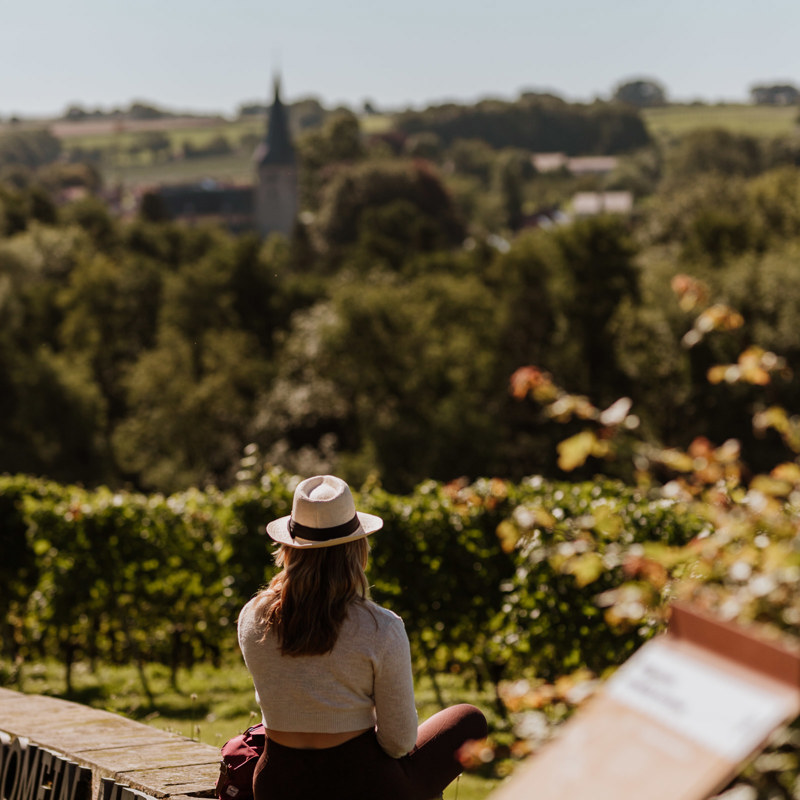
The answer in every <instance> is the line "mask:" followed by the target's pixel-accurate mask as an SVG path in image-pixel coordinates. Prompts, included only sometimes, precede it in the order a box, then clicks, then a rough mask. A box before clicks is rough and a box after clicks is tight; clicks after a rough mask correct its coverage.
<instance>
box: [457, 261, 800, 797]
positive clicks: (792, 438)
mask: <svg viewBox="0 0 800 800" xmlns="http://www.w3.org/2000/svg"><path fill="white" fill-rule="evenodd" d="M672 288H673V290H674V292H675V293H676V295H677V297H678V300H679V303H680V305H681V307H682V308H683V309H684V310H685V311H687V312H690V313H691V314H692V315H693V317H694V322H693V324H692V326H691V328H690V329H689V330H688V331H687V333H686V334H685V335H684V337H683V340H682V341H683V345H684V347H686V348H687V349H692V348H694V347H697V346H698V345H700V343H701V342H702V341H703V340H704V339H705V338H706V337H707V336H709V335H712V334H713V332H714V331H728V332H732V331H738V330H741V329H744V328H745V318H744V317H743V316H742V315H741V314H740V313H739V312H738V311H735V310H734V309H732V308H731V307H730V306H728V305H725V304H723V303H720V302H716V303H714V302H712V300H711V298H712V296H713V295H712V293H711V292H710V291H709V288H708V286H706V285H704V284H703V283H702V282H700V281H698V280H696V279H695V278H692V277H689V276H687V275H677V276H675V278H674V279H673V281H672ZM788 373H789V368H788V362H787V360H786V359H785V358H784V357H782V356H779V355H776V354H775V353H774V352H772V351H769V350H765V349H764V348H763V347H760V346H758V345H752V344H751V345H749V346H748V347H746V348H745V349H744V350H742V351H741V352H740V353H739V355H738V357H737V358H736V360H735V361H734V362H733V363H720V364H714V365H712V366H710V367H709V368H708V370H707V373H706V378H707V380H708V382H709V383H710V384H712V385H725V386H727V387H729V388H731V387H737V386H741V385H745V386H754V387H759V388H760V389H761V390H762V391H764V392H765V393H766V392H767V391H768V389H769V387H770V386H771V384H772V383H773V381H774V380H775V379H779V378H780V377H781V376H783V377H786V376H787V374H788ZM511 390H512V393H513V394H514V395H515V396H516V397H518V398H520V399H523V398H526V397H530V398H532V399H533V400H535V401H536V402H537V403H539V404H541V405H542V406H543V408H544V409H545V413H546V414H547V415H548V416H549V417H551V418H552V419H554V420H556V421H559V422H567V421H569V420H570V419H572V418H575V419H579V420H581V427H582V430H581V431H580V432H579V433H577V434H574V435H572V436H570V437H568V438H566V439H564V440H563V441H562V442H561V443H560V444H559V445H558V453H559V462H560V465H561V467H562V468H563V469H565V470H573V469H575V468H577V467H580V466H581V465H583V464H584V463H585V462H586V461H587V460H589V459H593V458H598V459H604V458H610V457H625V458H629V459H631V460H632V462H633V464H634V465H635V467H636V478H637V484H638V486H639V488H640V490H641V491H646V492H648V493H649V494H650V495H651V496H653V497H660V498H661V499H660V500H656V501H655V502H656V504H658V503H660V504H661V507H669V506H672V507H677V508H681V509H682V510H683V511H682V516H681V519H680V523H679V525H680V531H675V533H676V534H677V535H673V536H670V535H666V536H664V535H662V536H661V537H659V538H658V540H654V539H649V540H645V541H643V542H641V543H633V544H631V542H632V538H631V532H632V529H633V528H634V525H632V524H631V521H628V522H627V523H626V522H623V520H622V519H621V515H620V514H619V512H618V511H616V510H615V509H611V510H610V512H609V514H608V516H606V515H605V514H604V513H602V511H601V506H600V504H599V503H598V504H596V505H595V506H594V507H592V508H591V509H590V510H589V511H588V513H587V514H586V521H584V520H580V519H577V520H576V519H574V518H573V519H571V520H570V522H571V523H572V531H571V532H570V535H569V536H568V538H567V543H566V544H561V543H555V544H554V543H552V542H549V541H546V540H545V541H544V542H543V541H542V533H543V531H549V530H552V529H553V528H554V526H555V524H556V521H557V519H558V518H556V519H554V515H552V514H548V513H547V512H546V511H543V510H542V509H541V508H533V509H531V510H530V512H529V513H528V514H524V513H522V514H521V513H520V509H519V508H518V509H516V510H515V513H514V515H513V516H512V517H511V518H510V519H509V520H508V521H507V522H504V523H502V524H501V527H500V529H499V533H500V535H501V539H502V540H503V541H505V542H506V543H507V544H506V546H507V547H511V548H515V549H520V550H523V551H525V552H527V553H529V558H530V560H531V563H532V564H535V565H537V567H538V565H539V564H541V563H545V564H547V565H549V566H550V567H551V568H556V569H558V570H560V571H561V572H566V573H568V574H573V575H575V577H576V581H577V582H578V585H579V586H584V585H586V586H592V587H593V590H594V591H593V595H594V598H593V599H594V606H595V613H598V614H602V615H603V617H604V619H605V622H606V624H607V625H608V626H609V627H610V628H612V629H613V628H621V627H622V628H624V627H628V628H636V629H637V631H638V633H639V634H646V632H647V631H650V630H660V629H663V627H664V626H665V624H666V622H667V620H668V617H669V604H670V602H671V601H673V600H680V601H683V602H688V603H691V604H692V606H693V607H694V608H696V609H698V610H700V611H702V612H706V613H708V614H710V615H711V616H713V617H716V618H719V619H723V620H728V621H734V622H737V623H739V624H741V625H745V626H748V627H749V628H750V629H751V630H752V631H754V633H755V635H757V636H761V637H762V638H763V639H765V640H767V641H774V642H778V643H783V644H784V646H785V647H787V648H789V649H790V650H792V651H793V652H796V653H797V652H800V594H799V593H798V592H797V586H798V581H800V529H799V528H798V525H797V519H798V510H799V509H800V422H798V419H797V417H796V416H794V414H793V413H792V412H791V411H787V410H785V409H784V408H783V407H781V406H779V405H774V404H768V403H764V404H762V405H759V406H756V410H755V413H754V414H753V418H752V427H753V430H754V432H755V434H756V435H757V436H764V435H766V434H768V433H770V432H774V433H775V434H777V436H779V437H780V440H781V442H782V444H783V447H784V452H783V457H782V458H781V459H780V460H778V461H777V462H776V463H774V464H773V465H772V466H771V468H770V469H769V470H768V471H765V472H758V473H754V472H753V471H751V470H750V469H749V468H748V466H747V465H746V463H745V461H744V453H743V446H742V442H741V441H739V440H738V439H737V438H734V437H731V438H727V439H725V440H724V441H722V442H721V443H719V444H715V443H713V442H712V441H710V440H709V439H708V438H706V437H703V436H698V437H696V438H695V439H693V440H692V441H691V442H690V444H689V445H688V447H687V448H686V449H678V448H662V447H657V446H653V445H652V444H650V443H647V442H645V441H643V440H642V439H641V438H640V437H639V436H638V435H637V430H638V428H639V419H638V417H637V416H636V415H635V414H634V413H632V409H633V404H632V401H631V400H630V398H628V397H621V398H618V399H617V400H616V401H615V402H614V403H612V404H611V405H610V406H608V407H607V408H605V409H604V410H603V409H601V408H598V407H596V406H594V405H593V404H592V403H591V402H590V401H589V400H588V399H587V398H586V397H585V396H579V395H573V394H569V393H567V392H565V391H564V390H563V389H562V388H560V387H559V386H558V385H557V384H556V383H555V382H554V380H553V378H552V376H551V375H550V374H549V373H547V372H545V371H543V370H541V369H539V368H537V367H534V366H527V367H522V368H520V369H519V370H517V371H516V372H515V373H514V375H513V377H512V383H511ZM603 505H606V504H605V503H604V504H603ZM598 517H600V519H601V520H602V521H605V527H604V528H603V532H604V534H605V535H606V537H608V536H609V534H610V536H611V539H612V540H615V541H616V542H617V543H619V544H620V545H622V547H621V548H619V549H617V548H615V550H613V551H612V550H610V549H609V545H608V543H607V542H606V543H605V546H597V545H596V544H595V541H594V539H593V536H592V533H593V531H592V529H593V528H594V527H596V524H597V519H598ZM650 521H651V524H652V517H651V520H650ZM689 521H691V524H692V525H693V526H694V530H693V532H692V535H690V536H689V537H687V538H688V540H687V538H684V537H685V534H687V533H689V530H690V527H689V526H687V522H689ZM576 523H577V524H576ZM626 542H627V543H628V544H629V545H630V546H627V547H626V546H625V544H626ZM609 556H610V558H609ZM612 565H613V566H620V567H621V570H622V574H623V579H622V580H618V581H614V582H613V585H611V584H605V583H604V582H603V580H604V579H605V578H606V577H607V576H608V570H609V567H610V566H612ZM543 585H544V586H547V587H548V589H551V584H543ZM514 600H515V607H516V608H524V607H525V606H524V604H523V603H521V602H520V599H519V598H518V597H515V598H514ZM547 616H548V620H549V619H551V618H552V617H553V616H554V615H553V613H552V611H551V612H550V613H549V614H548V615H547ZM526 628H527V626H526ZM587 633H588V631H582V635H581V637H580V642H581V644H584V642H586V641H587ZM538 649H539V648H538V642H537V650H538ZM562 652H563V651H562ZM537 655H538V653H537ZM596 656H597V651H596V650H594V651H592V652H591V653H587V654H582V657H581V658H580V659H578V660H576V661H575V663H573V664H566V663H565V664H564V666H569V667H572V668H573V669H574V672H572V673H571V675H570V676H569V678H568V679H565V678H564V677H563V676H558V675H556V676H555V681H553V678H552V677H550V682H549V683H546V684H541V683H538V682H536V683H533V684H531V683H525V684H522V685H521V684H519V683H517V684H512V685H511V687H510V688H509V687H504V688H502V689H501V696H503V697H504V698H505V701H506V703H507V704H508V706H509V708H510V709H511V710H513V711H516V712H519V711H522V712H525V711H526V710H527V712H529V713H533V714H534V720H536V721H538V723H539V724H538V728H537V727H536V726H533V728H535V731H534V735H532V736H526V735H525V730H524V729H525V725H526V724H527V726H528V728H531V726H532V722H531V719H530V718H528V719H527V722H525V719H526V718H525V713H523V714H522V721H521V722H518V728H517V733H518V736H519V738H520V739H521V740H522V743H521V744H520V743H519V742H518V743H517V744H516V749H517V751H518V752H521V753H522V754H525V753H526V752H530V751H531V750H535V749H536V747H537V746H538V745H539V744H541V742H542V741H543V740H544V739H546V738H548V737H549V735H550V734H551V728H552V725H553V724H555V723H557V722H558V721H560V720H561V719H563V716H564V709H565V705H564V704H565V703H566V704H568V705H575V704H576V703H575V702H572V701H570V698H569V696H568V694H567V693H565V692H563V691H562V690H561V689H559V681H561V683H562V684H564V683H566V685H567V686H568V687H569V689H570V691H572V692H573V693H574V694H575V696H576V697H577V700H578V702H580V701H582V700H583V699H585V697H587V696H589V695H590V694H591V693H592V692H593V691H594V689H595V688H596V687H597V686H598V685H599V684H598V681H597V680H596V679H597V678H598V677H602V676H603V673H604V671H606V670H607V669H608V667H609V666H611V663H612V661H611V659H609V658H607V657H606V658H601V659H600V660H599V663H598V662H597V661H595V662H594V664H593V661H592V659H593V658H596ZM537 677H538V678H540V679H541V678H544V679H545V680H547V679H548V677H549V676H547V675H538V676H537ZM551 705H554V706H555V709H550V708H549V706H551ZM543 707H548V710H547V711H542V710H541V709H542V708H543ZM798 726H800V720H795V721H793V722H792V723H791V724H790V725H789V726H786V727H784V728H782V729H781V730H779V731H778V732H776V733H775V735H774V736H772V737H771V739H770V741H769V743H768V746H767V749H766V750H765V752H763V753H761V754H759V755H757V756H756V757H755V758H754V759H753V760H752V762H751V763H749V764H747V765H746V766H745V768H744V770H743V772H742V773H741V774H740V775H739V776H738V777H737V778H736V779H735V780H734V781H733V782H732V784H731V786H730V787H729V788H730V790H731V791H734V790H736V791H738V792H741V793H743V794H744V793H746V796H748V797H752V798H764V800H766V798H775V797H780V798H787V800H790V799H791V798H792V797H793V796H794V795H793V794H792V791H793V789H795V788H796V779H797V774H798V767H799V766H800V740H798V730H800V727H798ZM503 754H504V751H502V750H501V751H500V752H499V755H501V756H502V755H503ZM473 758H474V755H473ZM737 796H738V795H737Z"/></svg>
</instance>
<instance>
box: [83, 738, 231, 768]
mask: <svg viewBox="0 0 800 800" xmlns="http://www.w3.org/2000/svg"><path fill="white" fill-rule="evenodd" d="M72 754H73V755H74V756H76V757H78V758H80V759H81V761H84V762H86V763H87V764H91V765H93V766H98V767H102V768H103V769H106V770H111V771H114V772H126V771H129V770H136V769H142V765H144V764H146V765H147V766H148V768H150V769H154V770H155V769H164V768H168V767H169V768H172V767H186V766H198V765H201V764H213V765H215V768H217V767H218V766H219V761H220V754H219V749H218V748H216V747H214V746H212V745H206V744H200V743H198V742H192V741H190V740H188V739H187V740H171V741H166V742H158V743H156V742H152V741H149V742H147V743H146V744H134V745H130V746H125V747H105V748H101V749H92V750H74V751H72Z"/></svg>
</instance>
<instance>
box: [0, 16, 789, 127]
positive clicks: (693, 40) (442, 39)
mask: <svg viewBox="0 0 800 800" xmlns="http://www.w3.org/2000/svg"><path fill="white" fill-rule="evenodd" d="M798 32H800V1H799V0H606V2H597V1H593V0H480V1H478V0H392V2H387V1H386V0H361V2H355V1H354V0H260V1H259V2H257V1H256V0H215V1H214V2H210V0H0V116H4V117H5V116H9V115H10V114H13V113H16V114H21V115H23V116H36V115H47V114H53V113H60V112H62V111H63V110H64V109H65V108H66V107H67V105H69V104H70V103H80V104H81V105H84V106H86V107H89V108H93V107H95V106H102V107H104V108H111V107H112V106H123V105H127V104H128V103H130V101H131V100H134V99H143V100H146V101H150V102H153V103H155V104H157V105H162V106H166V107H168V108H172V109H182V110H193V111H215V112H221V113H225V114H233V113H234V112H235V111H236V109H237V107H238V105H239V103H241V102H243V101H252V100H264V99H265V98H266V96H267V93H268V91H269V87H270V85H271V75H272V73H273V71H275V70H280V72H281V74H282V76H283V87H284V96H285V98H286V99H288V100H290V101H291V100H295V99H298V98H300V97H304V96H308V95H314V96H317V97H319V98H320V99H321V100H322V102H323V103H324V104H325V105H329V106H331V105H335V104H337V103H339V102H343V103H346V104H347V105H350V106H352V107H358V106H360V105H361V104H362V103H363V101H364V100H365V99H371V100H372V101H373V102H374V104H375V105H376V106H377V107H378V108H386V109H397V108H405V107H409V106H413V107H416V108H419V107H423V106H424V105H427V104H429V103H433V102H439V101H442V100H445V99H452V100H456V101H462V102H472V101H474V100H476V99H478V98H480V97H486V96H494V97H501V98H507V99H512V98H514V97H516V96H517V95H518V94H519V92H520V91H521V90H524V89H533V90H552V91H555V92H556V93H558V94H560V95H562V96H563V97H565V98H567V99H571V100H591V99H592V98H593V97H595V96H600V97H608V96H609V95H610V93H611V92H612V90H613V87H614V86H615V85H616V84H617V83H619V82H620V81H621V80H623V79H628V78H631V77H639V76H645V77H650V78H655V79H656V80H658V81H660V82H661V83H662V84H663V85H664V86H665V87H666V89H667V91H668V94H669V96H670V98H671V99H673V100H692V99H703V100H706V101H717V100H722V99H725V100H731V101H745V100H747V99H748V94H749V89H750V87H751V86H752V85H753V84H756V83H763V82H766V83H773V82H791V83H796V84H798V85H800V47H799V46H798Z"/></svg>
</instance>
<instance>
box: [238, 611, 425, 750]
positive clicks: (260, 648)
mask: <svg viewBox="0 0 800 800" xmlns="http://www.w3.org/2000/svg"><path fill="white" fill-rule="evenodd" d="M254 606H255V599H253V600H251V601H250V602H249V603H248V604H247V605H246V606H245V607H244V608H243V609H242V610H241V612H240V614H239V623H238V626H239V646H240V647H241V649H242V655H243V656H244V661H245V664H246V665H247V669H248V670H249V672H250V675H251V676H252V678H253V684H254V686H255V690H256V701H257V702H258V704H259V706H260V707H261V713H262V717H263V721H264V725H265V727H266V728H267V730H269V729H270V728H273V729H274V730H277V731H305V732H311V733H343V732H346V731H356V730H361V729H363V728H370V727H373V726H374V727H375V728H376V731H377V736H378V742H379V744H380V746H381V747H382V748H383V749H384V750H385V751H386V753H388V754H389V755H390V756H392V757H393V758H399V757H401V756H404V755H405V754H406V753H408V752H409V751H410V750H411V749H412V748H413V747H414V743H415V742H416V738H417V711H416V707H415V705H414V684H413V678H412V674H411V654H410V651H409V646H408V637H407V636H406V631H405V627H404V626H403V621H402V619H400V617H398V616H397V615H396V614H394V613H392V612H391V611H388V610H387V609H385V608H381V607H380V606H378V605H376V604H375V603H373V602H371V601H369V600H366V601H363V602H354V603H353V604H352V605H351V606H350V608H349V610H348V613H347V617H346V619H345V621H344V622H343V623H342V627H341V629H340V631H339V637H338V639H337V640H336V644H335V645H334V648H333V650H332V651H331V652H329V653H326V654H324V655H314V656H284V655H281V652H280V648H279V647H278V643H277V641H276V637H275V636H274V635H269V636H267V638H266V640H264V641H261V634H262V626H261V625H260V624H259V623H258V621H257V620H256V616H255V611H254Z"/></svg>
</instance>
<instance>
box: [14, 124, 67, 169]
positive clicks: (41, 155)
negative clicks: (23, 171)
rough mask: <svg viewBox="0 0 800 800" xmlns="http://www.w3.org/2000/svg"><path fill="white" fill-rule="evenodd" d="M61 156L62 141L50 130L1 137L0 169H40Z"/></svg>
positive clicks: (15, 132)
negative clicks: (19, 166)
mask: <svg viewBox="0 0 800 800" xmlns="http://www.w3.org/2000/svg"><path fill="white" fill-rule="evenodd" d="M60 154H61V141H60V140H59V139H57V138H56V137H55V136H53V134H52V133H50V131H48V130H44V129H42V130H32V131H12V132H10V133H4V134H3V135H2V136H0V167H2V166H6V165H22V166H25V167H40V166H42V165H43V164H50V163H52V162H53V161H55V160H56V159H57V158H58V156H59V155H60Z"/></svg>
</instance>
